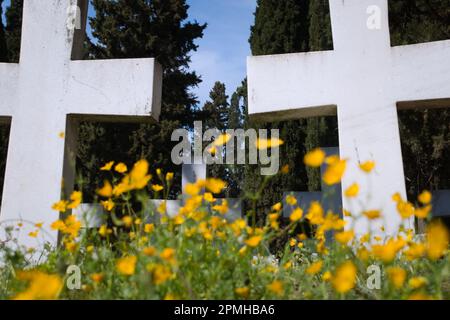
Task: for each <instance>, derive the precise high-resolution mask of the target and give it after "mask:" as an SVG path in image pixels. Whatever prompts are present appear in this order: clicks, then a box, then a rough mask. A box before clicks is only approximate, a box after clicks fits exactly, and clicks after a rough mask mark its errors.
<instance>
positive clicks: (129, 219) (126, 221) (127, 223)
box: [122, 216, 133, 228]
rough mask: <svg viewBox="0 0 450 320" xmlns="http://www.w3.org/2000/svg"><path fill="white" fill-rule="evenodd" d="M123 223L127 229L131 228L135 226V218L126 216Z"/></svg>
mask: <svg viewBox="0 0 450 320" xmlns="http://www.w3.org/2000/svg"><path fill="white" fill-rule="evenodd" d="M122 222H123V224H124V225H125V226H126V227H128V228H129V227H131V225H132V224H133V218H132V217H130V216H125V217H123V218H122Z"/></svg>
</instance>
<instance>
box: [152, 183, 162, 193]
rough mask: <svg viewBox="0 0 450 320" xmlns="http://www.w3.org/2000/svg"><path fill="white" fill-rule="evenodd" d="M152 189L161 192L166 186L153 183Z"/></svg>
mask: <svg viewBox="0 0 450 320" xmlns="http://www.w3.org/2000/svg"><path fill="white" fill-rule="evenodd" d="M152 190H153V191H155V192H159V191H161V190H164V187H163V186H161V185H159V184H154V185H152Z"/></svg>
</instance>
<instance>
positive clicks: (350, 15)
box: [247, 0, 450, 120]
mask: <svg viewBox="0 0 450 320" xmlns="http://www.w3.org/2000/svg"><path fill="white" fill-rule="evenodd" d="M373 5H375V6H376V8H379V9H380V12H379V13H380V16H379V18H380V26H379V29H370V28H369V27H368V26H367V20H368V19H370V15H369V14H368V13H367V12H368V9H370V7H371V6H373ZM330 9H331V22H332V30H333V43H334V50H332V51H323V52H308V53H294V54H280V55H272V56H258V57H249V58H248V62H247V65H248V79H249V82H248V83H249V87H248V93H249V103H250V113H252V114H253V116H254V117H255V118H266V119H273V116H274V115H276V119H277V120H283V119H292V118H296V117H297V118H298V117H308V116H323V115H335V114H336V108H335V107H336V106H338V107H342V108H346V107H348V106H347V105H346V104H345V102H346V101H347V100H348V99H349V97H352V98H353V99H357V98H358V97H361V96H364V99H365V100H368V99H370V97H371V96H374V95H383V96H384V97H385V98H386V100H389V101H391V102H392V103H398V102H399V103H400V105H402V104H401V103H404V102H407V101H409V102H411V103H412V102H413V101H421V100H426V101H425V102H427V101H428V102H434V105H438V106H442V105H443V104H444V103H445V101H443V99H448V98H449V92H450V63H449V59H448V57H450V40H446V41H438V42H431V43H422V44H417V45H407V46H398V47H391V46H390V35H389V21H388V9H387V2H386V0H375V1H369V0H346V1H341V0H330ZM369 12H370V10H369ZM333 106H334V107H333ZM425 106H427V105H425ZM319 107H320V108H319ZM360 108H364V106H360ZM366 110H367V109H366Z"/></svg>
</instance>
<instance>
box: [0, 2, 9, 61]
mask: <svg viewBox="0 0 450 320" xmlns="http://www.w3.org/2000/svg"><path fill="white" fill-rule="evenodd" d="M0 62H8V47H7V45H6V35H5V26H4V25H3V0H0Z"/></svg>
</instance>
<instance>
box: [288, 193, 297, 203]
mask: <svg viewBox="0 0 450 320" xmlns="http://www.w3.org/2000/svg"><path fill="white" fill-rule="evenodd" d="M286 203H287V204H288V205H290V206H295V205H296V204H297V199H296V198H295V197H294V196H293V195H291V194H290V195H288V196H287V197H286Z"/></svg>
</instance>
